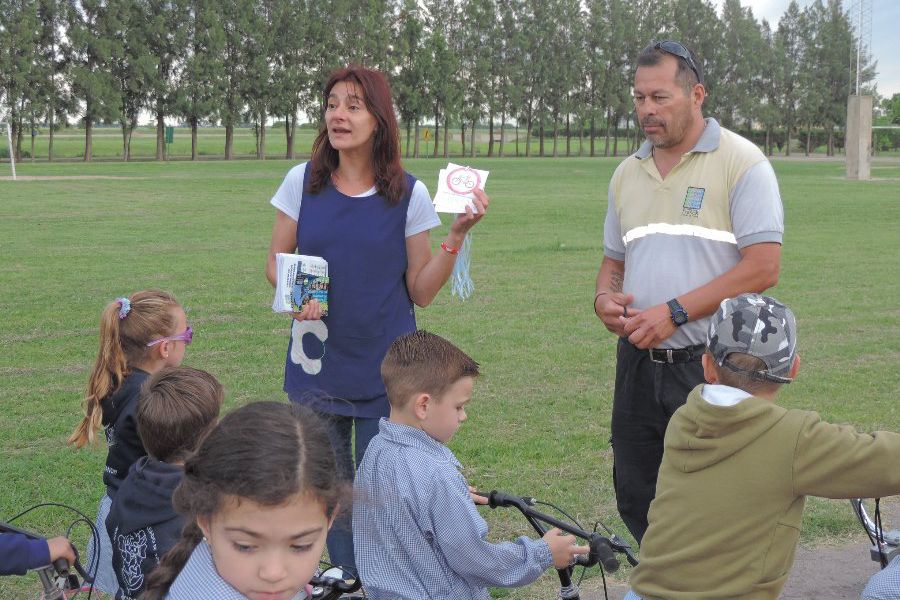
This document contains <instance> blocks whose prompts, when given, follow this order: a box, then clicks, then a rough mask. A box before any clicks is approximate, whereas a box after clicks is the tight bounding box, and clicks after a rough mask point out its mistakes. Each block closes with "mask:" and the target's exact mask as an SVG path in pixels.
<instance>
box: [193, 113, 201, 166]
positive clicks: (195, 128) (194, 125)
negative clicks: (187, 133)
mask: <svg viewBox="0 0 900 600" xmlns="http://www.w3.org/2000/svg"><path fill="white" fill-rule="evenodd" d="M198 121H199V119H198V118H197V117H191V160H197V122H198Z"/></svg>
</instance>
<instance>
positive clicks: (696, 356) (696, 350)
mask: <svg viewBox="0 0 900 600" xmlns="http://www.w3.org/2000/svg"><path fill="white" fill-rule="evenodd" d="M705 350H706V345H705V344H697V345H696V346H688V347H687V348H650V349H649V350H647V352H649V353H650V360H652V361H653V362H655V363H664V364H670V365H677V364H679V363H686V362H691V361H695V360H700V357H701V356H703V352H704V351H705Z"/></svg>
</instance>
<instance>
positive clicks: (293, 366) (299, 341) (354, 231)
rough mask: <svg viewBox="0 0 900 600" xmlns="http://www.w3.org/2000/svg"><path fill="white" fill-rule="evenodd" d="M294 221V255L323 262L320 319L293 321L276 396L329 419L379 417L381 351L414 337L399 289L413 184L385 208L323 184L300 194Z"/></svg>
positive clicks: (374, 198)
mask: <svg viewBox="0 0 900 600" xmlns="http://www.w3.org/2000/svg"><path fill="white" fill-rule="evenodd" d="M311 164H312V163H307V165H306V174H305V176H304V182H305V183H304V190H303V198H302V201H301V203H300V215H299V219H298V221H297V248H298V250H299V253H300V254H306V255H311V256H321V257H322V258H324V259H325V260H326V261H328V276H329V279H330V284H329V285H330V287H329V290H328V316H327V317H323V318H322V320H321V321H302V322H301V321H294V323H293V327H292V329H291V341H290V343H289V345H288V353H287V360H286V361H285V376H284V390H285V391H286V392H287V393H288V397H289V398H290V399H291V401H293V402H300V403H303V404H308V405H310V406H312V407H314V408H316V409H317V410H321V411H324V412H327V413H331V414H337V415H345V416H354V417H370V418H374V417H382V416H387V415H388V413H389V407H388V403H387V398H386V396H385V391H384V384H383V383H382V381H381V361H382V359H383V358H384V355H385V353H386V352H387V349H388V347H389V346H390V345H391V342H393V341H394V340H395V339H397V338H398V337H399V336H401V335H403V334H404V333H408V332H410V331H415V329H416V319H415V314H414V312H413V304H412V301H411V300H410V298H409V292H408V291H407V289H406V279H405V276H406V267H407V258H406V213H407V209H408V207H409V199H410V196H411V195H412V189H413V186H414V185H415V179H414V178H413V177H412V175H409V174H407V175H406V178H407V185H408V188H407V193H406V195H405V197H404V198H403V200H402V201H401V202H400V203H399V204H397V205H395V206H390V205H389V204H388V203H387V201H386V200H385V199H384V197H383V196H381V195H380V194H378V193H376V194H373V195H371V196H365V197H351V196H346V195H344V194H342V193H340V192H339V191H338V190H337V189H335V187H334V185H333V184H332V183H331V182H329V183H328V185H327V186H326V187H325V188H324V189H323V190H322V191H320V192H319V193H318V194H310V193H308V192H307V191H306V185H307V184H308V182H309V180H310V166H311Z"/></svg>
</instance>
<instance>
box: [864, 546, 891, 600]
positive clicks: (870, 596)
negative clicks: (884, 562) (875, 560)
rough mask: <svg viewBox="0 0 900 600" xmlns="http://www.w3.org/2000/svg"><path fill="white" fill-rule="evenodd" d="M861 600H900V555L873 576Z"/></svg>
mask: <svg viewBox="0 0 900 600" xmlns="http://www.w3.org/2000/svg"><path fill="white" fill-rule="evenodd" d="M860 600H900V556H898V557H896V558H895V559H894V560H892V561H891V564H889V565H888V566H887V568H885V569H884V570H882V571H880V572H878V573H876V574H875V575H873V576H872V579H870V580H869V583H868V585H866V589H864V590H863V593H862V598H860Z"/></svg>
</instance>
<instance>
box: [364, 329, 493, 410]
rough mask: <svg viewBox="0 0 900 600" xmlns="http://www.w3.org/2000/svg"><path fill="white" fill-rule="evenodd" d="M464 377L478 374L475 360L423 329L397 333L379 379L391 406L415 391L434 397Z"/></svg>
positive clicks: (382, 364) (401, 403)
mask: <svg viewBox="0 0 900 600" xmlns="http://www.w3.org/2000/svg"><path fill="white" fill-rule="evenodd" d="M463 377H478V363H477V362H475V361H474V360H472V358H471V357H470V356H469V355H468V354H466V353H465V352H463V351H462V350H460V349H459V348H457V347H456V346H454V345H453V344H452V343H450V342H448V341H447V340H445V339H444V338H442V337H441V336H439V335H435V334H433V333H429V332H427V331H424V330H422V329H420V330H418V331H414V332H412V333H408V334H406V335H403V336H400V337H399V338H397V339H396V340H394V343H393V344H391V347H390V348H389V349H388V351H387V354H386V355H385V357H384V360H383V361H382V362H381V378H382V379H383V380H384V387H385V389H387V395H388V400H389V401H390V403H391V406H392V407H395V408H403V407H404V406H405V405H406V403H407V402H409V400H410V398H412V397H414V396H415V395H417V394H428V395H430V396H432V397H435V398H440V397H441V395H442V394H443V393H444V392H445V391H446V390H447V388H449V387H450V386H451V385H453V384H454V383H456V382H457V381H459V380H460V379H462V378H463Z"/></svg>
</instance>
